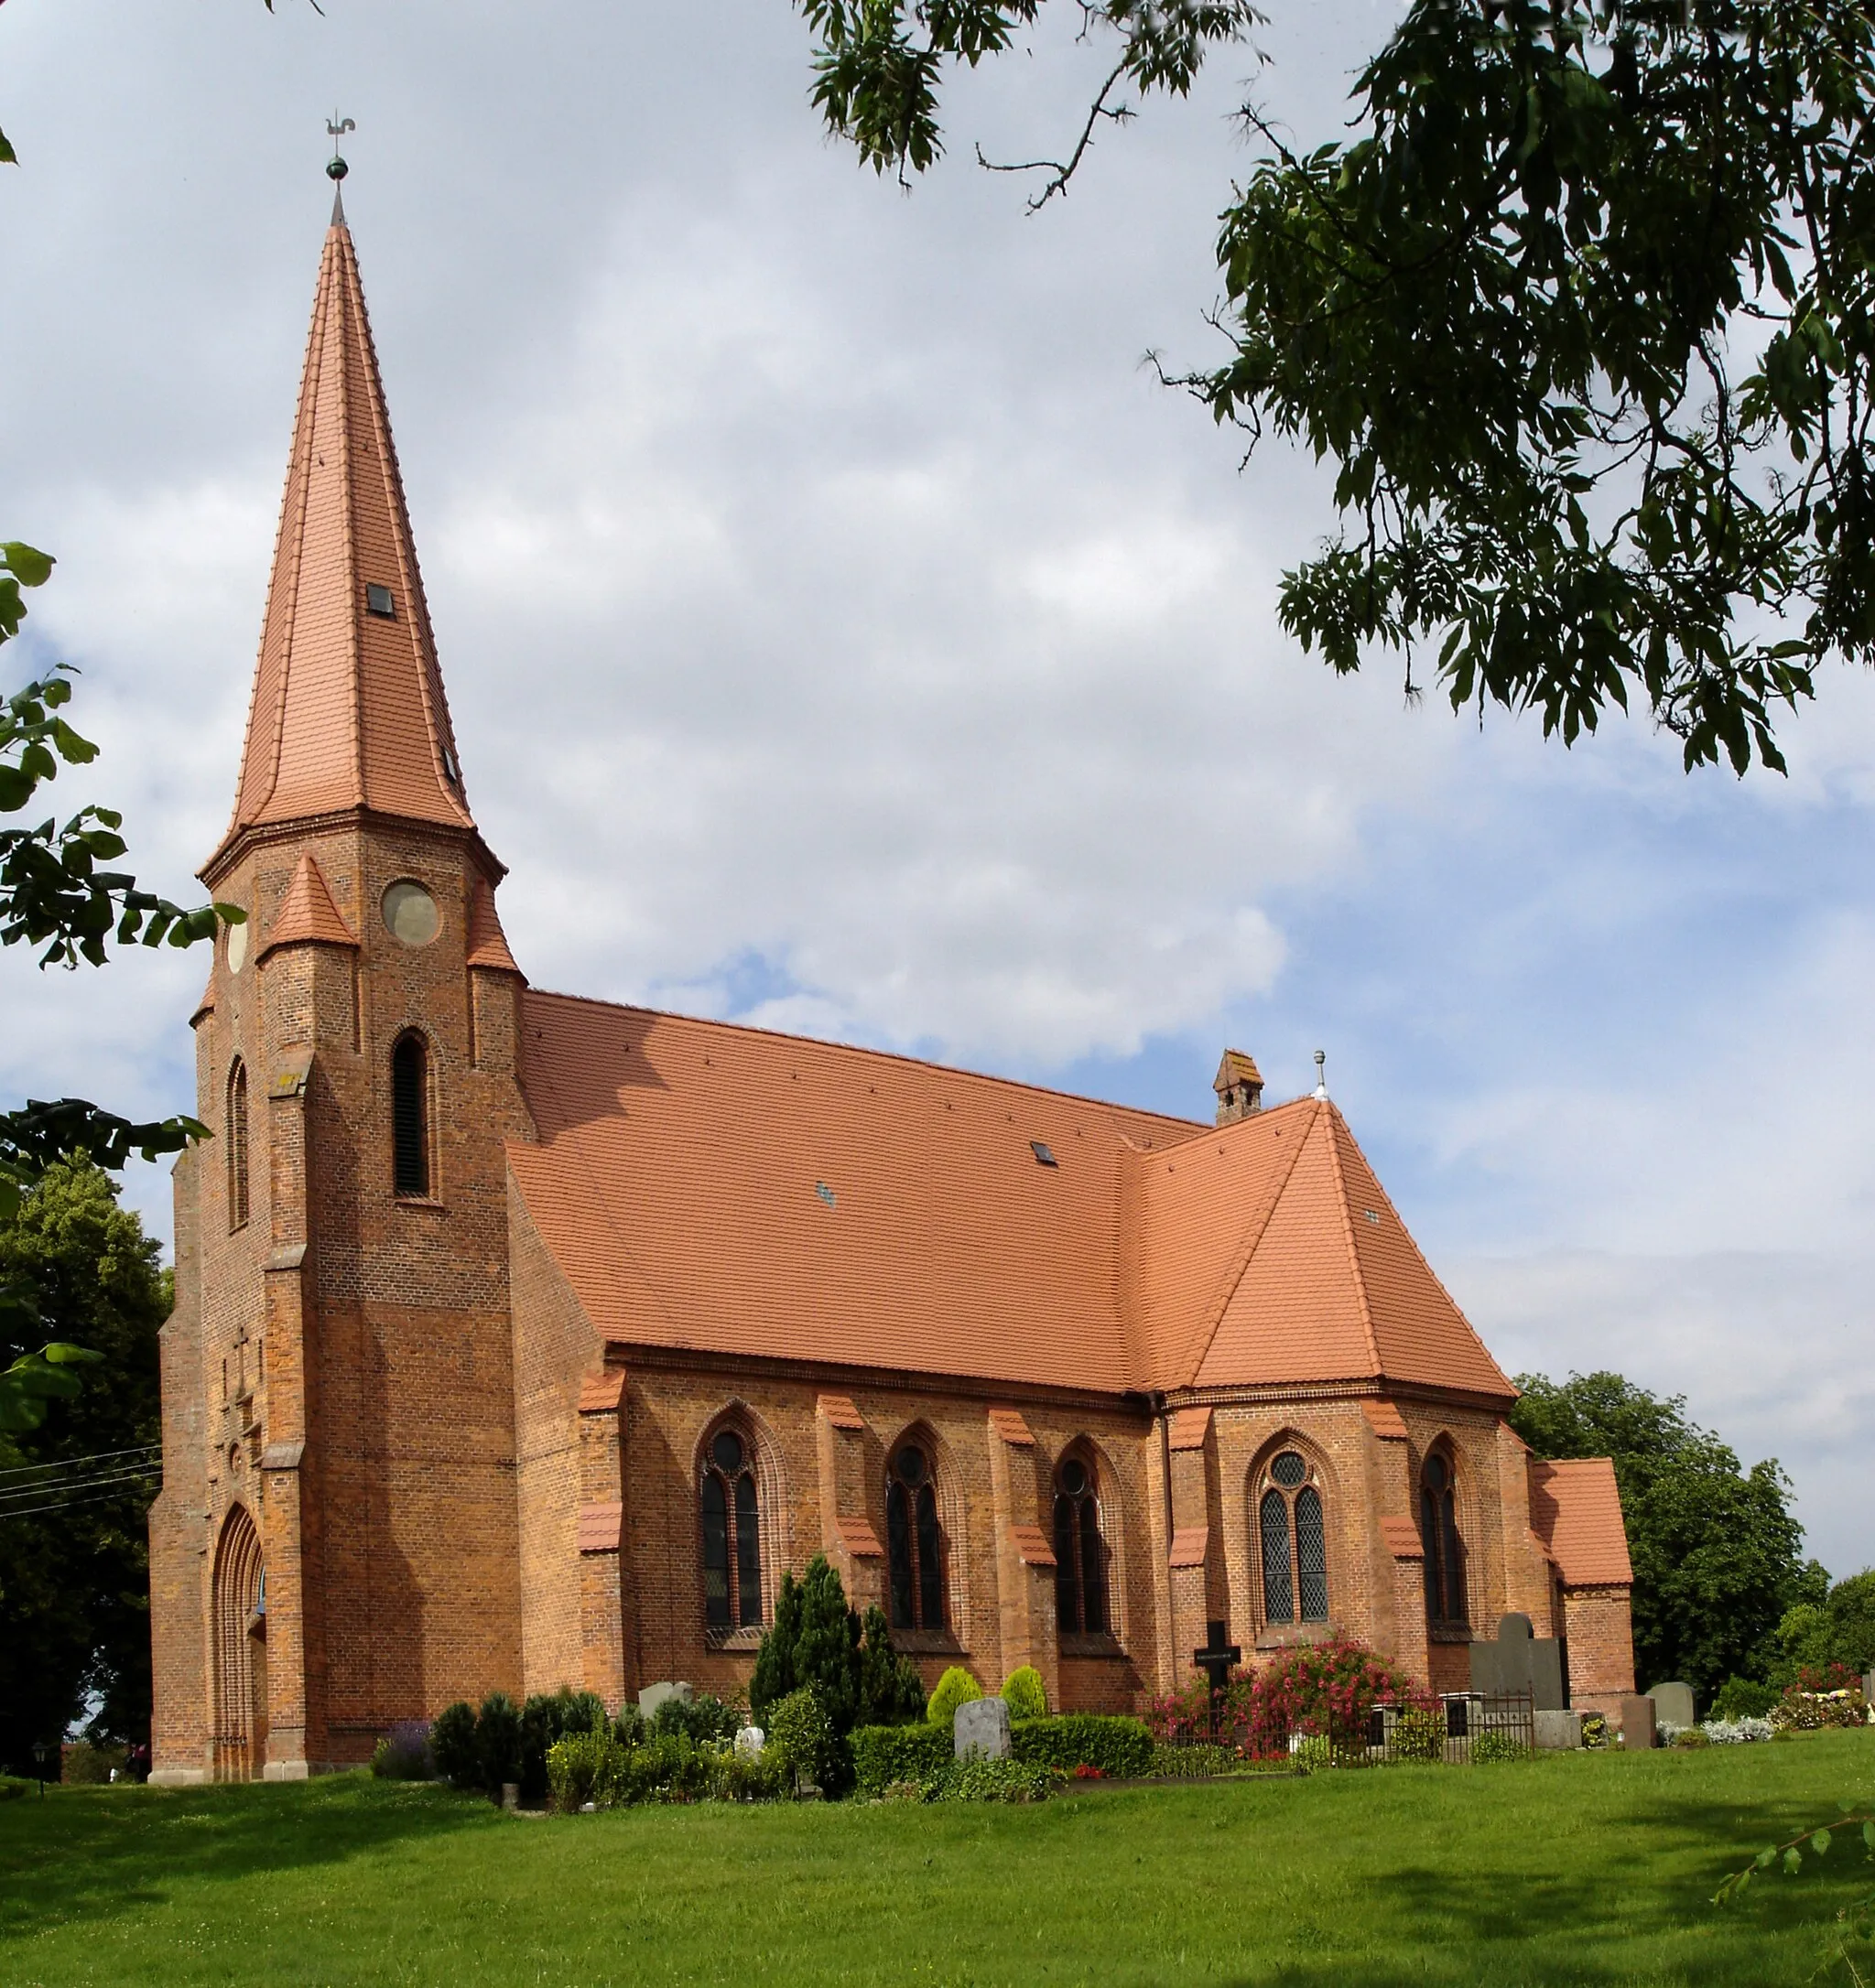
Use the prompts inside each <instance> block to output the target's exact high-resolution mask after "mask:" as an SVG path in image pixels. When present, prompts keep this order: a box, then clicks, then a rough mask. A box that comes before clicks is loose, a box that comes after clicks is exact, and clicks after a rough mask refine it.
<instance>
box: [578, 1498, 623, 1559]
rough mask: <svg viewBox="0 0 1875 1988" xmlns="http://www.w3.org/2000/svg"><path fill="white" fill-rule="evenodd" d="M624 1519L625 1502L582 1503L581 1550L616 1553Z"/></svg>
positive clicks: (583, 1551)
mask: <svg viewBox="0 0 1875 1988" xmlns="http://www.w3.org/2000/svg"><path fill="white" fill-rule="evenodd" d="M624 1519H625V1507H624V1506H623V1504H614V1505H582V1506H581V1507H580V1552H582V1553H616V1552H617V1551H618V1550H619V1534H620V1532H621V1530H622V1529H623V1526H624Z"/></svg>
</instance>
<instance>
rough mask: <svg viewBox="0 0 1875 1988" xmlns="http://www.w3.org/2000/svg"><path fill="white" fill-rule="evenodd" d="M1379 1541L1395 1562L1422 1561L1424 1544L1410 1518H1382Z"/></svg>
mask: <svg viewBox="0 0 1875 1988" xmlns="http://www.w3.org/2000/svg"><path fill="white" fill-rule="evenodd" d="M1381 1540H1382V1543H1383V1544H1384V1545H1385V1547H1386V1550H1387V1551H1388V1552H1390V1553H1391V1554H1392V1555H1393V1558H1394V1559H1395V1560H1424V1559H1425V1541H1424V1540H1421V1538H1420V1537H1419V1528H1418V1527H1417V1526H1415V1525H1414V1523H1413V1521H1412V1520H1411V1519H1410V1518H1382V1520H1381Z"/></svg>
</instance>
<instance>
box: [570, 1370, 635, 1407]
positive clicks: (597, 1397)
mask: <svg viewBox="0 0 1875 1988" xmlns="http://www.w3.org/2000/svg"><path fill="white" fill-rule="evenodd" d="M624 1393H625V1370H624V1368H623V1367H601V1368H600V1370H599V1371H598V1372H597V1373H596V1374H588V1375H587V1377H586V1378H585V1379H584V1380H582V1381H581V1382H580V1414H582V1415H603V1414H606V1413H608V1412H609V1411H610V1410H613V1409H615V1408H617V1407H618V1405H619V1403H620V1402H621V1401H622V1400H623V1399H624Z"/></svg>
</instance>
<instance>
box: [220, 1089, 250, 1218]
mask: <svg viewBox="0 0 1875 1988" xmlns="http://www.w3.org/2000/svg"><path fill="white" fill-rule="evenodd" d="M222 1136H223V1138H225V1139H226V1140H227V1141H228V1226H229V1227H230V1228H231V1229H235V1228H242V1227H244V1226H245V1225H246V1222H247V1213H248V1188H247V1065H246V1064H244V1063H243V1062H242V1061H241V1059H240V1058H239V1057H238V1056H237V1057H236V1058H235V1059H234V1067H233V1069H232V1070H231V1071H229V1073H228V1108H227V1113H226V1117H225V1122H224V1124H223V1126H222Z"/></svg>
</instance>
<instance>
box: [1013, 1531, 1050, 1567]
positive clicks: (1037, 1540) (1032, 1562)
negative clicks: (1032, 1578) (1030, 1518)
mask: <svg viewBox="0 0 1875 1988" xmlns="http://www.w3.org/2000/svg"><path fill="white" fill-rule="evenodd" d="M1009 1537H1010V1540H1011V1541H1012V1542H1013V1545H1014V1547H1015V1552H1016V1558H1017V1559H1018V1560H1020V1561H1022V1563H1023V1565H1024V1567H1052V1566H1054V1564H1055V1549H1054V1546H1053V1545H1052V1544H1051V1543H1050V1541H1049V1539H1048V1535H1047V1534H1046V1532H1044V1531H1043V1530H1042V1529H1041V1527H1039V1526H1012V1527H1010V1529H1009Z"/></svg>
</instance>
